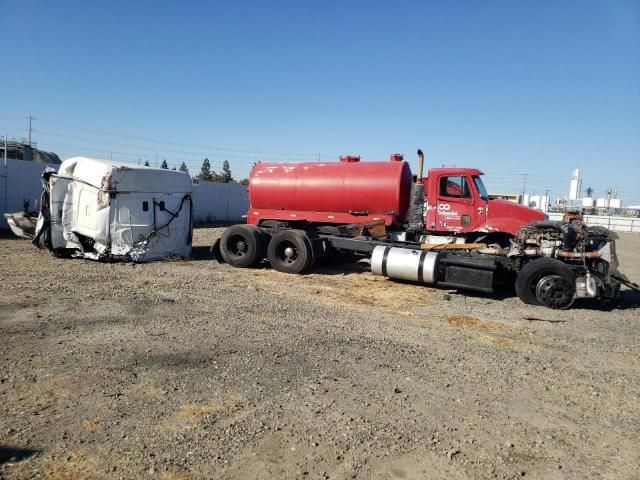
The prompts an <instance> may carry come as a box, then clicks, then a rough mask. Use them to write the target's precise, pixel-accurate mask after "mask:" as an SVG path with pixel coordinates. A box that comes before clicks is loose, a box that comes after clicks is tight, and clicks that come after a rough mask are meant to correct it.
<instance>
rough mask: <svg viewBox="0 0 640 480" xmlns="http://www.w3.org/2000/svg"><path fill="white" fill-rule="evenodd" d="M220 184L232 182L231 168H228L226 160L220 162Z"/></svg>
mask: <svg viewBox="0 0 640 480" xmlns="http://www.w3.org/2000/svg"><path fill="white" fill-rule="evenodd" d="M220 182H221V183H229V182H233V177H232V176H231V167H230V166H229V162H228V161H227V160H225V161H224V162H222V175H220Z"/></svg>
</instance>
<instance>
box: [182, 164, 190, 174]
mask: <svg viewBox="0 0 640 480" xmlns="http://www.w3.org/2000/svg"><path fill="white" fill-rule="evenodd" d="M180 171H181V172H185V173H189V169H188V168H187V164H186V163H184V162H182V165H180Z"/></svg>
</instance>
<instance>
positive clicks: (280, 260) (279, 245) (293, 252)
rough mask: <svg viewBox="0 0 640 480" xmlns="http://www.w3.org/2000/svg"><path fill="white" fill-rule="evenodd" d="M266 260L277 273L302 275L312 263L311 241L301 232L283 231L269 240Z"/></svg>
mask: <svg viewBox="0 0 640 480" xmlns="http://www.w3.org/2000/svg"><path fill="white" fill-rule="evenodd" d="M267 258H268V259H269V262H270V263H271V266H272V267H273V268H274V269H276V270H278V271H279V272H285V273H303V272H305V271H306V270H307V269H308V268H309V267H310V266H311V264H312V263H313V249H312V246H311V241H310V240H309V237H307V235H306V234H305V232H304V231H302V230H283V231H281V232H278V233H276V234H275V235H274V236H273V237H272V238H271V241H270V242H269V247H268V248H267Z"/></svg>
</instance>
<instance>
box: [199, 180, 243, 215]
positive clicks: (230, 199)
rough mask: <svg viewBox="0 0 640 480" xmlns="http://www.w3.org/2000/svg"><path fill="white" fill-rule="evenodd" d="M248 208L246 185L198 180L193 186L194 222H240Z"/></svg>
mask: <svg viewBox="0 0 640 480" xmlns="http://www.w3.org/2000/svg"><path fill="white" fill-rule="evenodd" d="M248 209H249V194H248V193H247V186H246V185H240V184H238V183H213V182H203V181H200V184H199V185H197V186H194V187H193V219H194V220H195V221H196V222H207V221H236V222H242V221H243V220H244V219H243V215H246V214H247V210H248Z"/></svg>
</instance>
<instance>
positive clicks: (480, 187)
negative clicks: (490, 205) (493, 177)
mask: <svg viewBox="0 0 640 480" xmlns="http://www.w3.org/2000/svg"><path fill="white" fill-rule="evenodd" d="M473 183H475V184H476V189H477V190H478V193H479V194H480V198H482V199H483V200H489V195H488V194H487V189H486V188H484V183H482V179H481V178H480V177H478V176H476V177H473Z"/></svg>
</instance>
